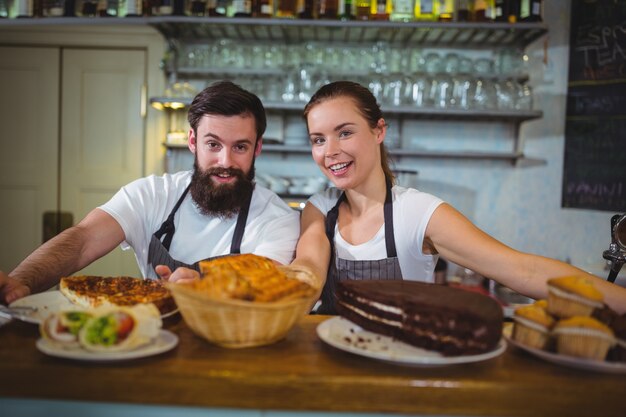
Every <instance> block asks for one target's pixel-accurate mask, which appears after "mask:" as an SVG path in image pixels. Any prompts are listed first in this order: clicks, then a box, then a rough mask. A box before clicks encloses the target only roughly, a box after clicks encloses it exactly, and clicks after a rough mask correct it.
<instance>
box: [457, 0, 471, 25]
mask: <svg viewBox="0 0 626 417" xmlns="http://www.w3.org/2000/svg"><path fill="white" fill-rule="evenodd" d="M471 16H472V10H471V8H470V0H457V3H456V20H457V21H458V22H469V21H470V20H472V17H471Z"/></svg>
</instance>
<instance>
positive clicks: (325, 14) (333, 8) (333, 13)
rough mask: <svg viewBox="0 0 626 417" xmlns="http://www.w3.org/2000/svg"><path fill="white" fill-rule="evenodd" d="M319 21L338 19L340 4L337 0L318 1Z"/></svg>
mask: <svg viewBox="0 0 626 417" xmlns="http://www.w3.org/2000/svg"><path fill="white" fill-rule="evenodd" d="M317 5H318V7H317V18H318V19H337V15H338V14H339V13H338V9H339V4H338V2H337V0H318V2H317Z"/></svg>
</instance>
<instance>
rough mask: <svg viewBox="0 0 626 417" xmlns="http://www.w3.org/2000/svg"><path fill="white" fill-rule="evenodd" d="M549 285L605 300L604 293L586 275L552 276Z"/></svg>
mask: <svg viewBox="0 0 626 417" xmlns="http://www.w3.org/2000/svg"><path fill="white" fill-rule="evenodd" d="M548 286H553V287H556V288H560V289H561V290H563V291H567V292H570V293H573V294H577V295H579V296H581V297H584V298H587V299H589V300H592V301H599V302H601V301H603V300H604V296H603V295H602V293H601V292H600V291H599V290H598V289H596V287H594V286H593V283H592V282H591V281H589V280H588V279H586V278H584V277H579V276H567V277H560V278H552V279H550V280H548Z"/></svg>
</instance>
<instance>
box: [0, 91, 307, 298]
mask: <svg viewBox="0 0 626 417" xmlns="http://www.w3.org/2000/svg"><path fill="white" fill-rule="evenodd" d="M188 120H189V124H190V126H191V128H190V129H189V133H188V137H189V142H188V146H189V150H190V151H191V152H192V153H193V154H194V167H193V171H183V172H178V173H174V174H165V175H163V176H155V175H152V176H149V177H145V178H141V179H138V180H136V181H133V182H132V183H130V184H128V185H126V186H124V187H122V189H121V190H120V191H118V192H117V193H116V194H115V195H114V196H113V198H111V200H109V201H108V202H107V203H105V204H104V205H102V206H100V207H98V208H95V209H94V210H92V211H91V212H90V213H89V214H88V215H87V216H86V217H85V218H84V219H83V220H82V221H81V222H80V223H79V224H78V225H76V226H74V227H72V228H70V229H67V230H65V231H64V232H62V233H61V234H59V235H58V236H56V237H55V238H53V239H51V240H49V241H48V242H46V243H45V244H43V245H42V246H40V247H39V248H38V249H37V250H35V252H33V253H32V254H31V255H30V256H28V257H27V258H26V259H25V260H24V261H23V262H21V263H20V264H19V265H18V266H17V268H15V270H13V272H11V274H9V275H6V274H4V273H2V272H0V302H1V301H4V302H6V303H10V302H12V301H14V300H16V299H17V298H20V297H24V296H26V295H28V294H31V293H34V292H39V291H44V290H46V289H48V288H50V287H52V286H53V285H55V284H56V283H58V281H59V280H60V278H61V277H63V276H68V275H71V274H73V273H75V272H76V271H78V270H80V269H82V268H84V267H85V266H87V265H89V264H90V263H91V262H93V261H95V260H97V259H99V258H100V257H102V256H104V255H106V254H107V253H109V252H110V251H112V250H113V249H114V248H115V247H116V246H117V245H120V244H121V246H122V248H123V249H128V248H132V249H133V250H134V252H135V257H136V259H137V263H138V265H139V268H140V270H141V272H142V274H143V276H144V277H145V278H158V277H159V276H161V277H162V278H166V279H167V278H169V277H170V275H171V272H172V271H173V270H175V269H177V268H178V269H179V271H190V272H194V273H195V271H197V270H198V263H199V261H201V260H206V259H211V258H214V257H218V256H223V255H228V254H237V253H254V254H256V255H261V256H266V257H268V258H271V259H273V260H274V261H275V262H276V263H279V264H288V263H289V262H290V261H291V260H292V258H293V256H294V251H295V246H296V243H297V240H298V236H299V231H300V230H299V229H300V228H299V216H298V214H297V213H296V212H295V211H293V210H292V209H290V208H289V206H287V204H286V203H284V202H283V201H282V200H281V199H280V198H279V197H278V196H277V195H276V194H274V193H273V192H271V191H270V190H268V189H266V188H263V187H260V186H258V185H255V183H254V161H255V158H256V157H257V156H258V155H259V153H260V152H261V146H262V141H263V133H264V132H265V127H266V117H265V109H264V107H263V104H262V103H261V100H259V98H258V97H257V96H256V95H254V94H252V93H250V92H248V91H246V90H244V89H242V88H241V87H239V86H237V85H235V84H233V83H231V82H228V81H223V82H218V83H215V84H212V85H211V86H209V87H207V88H206V89H205V90H203V91H202V92H201V93H199V94H198V95H197V96H196V97H195V98H194V100H193V102H192V104H191V106H190V108H189V114H188ZM178 274H181V272H178ZM181 276H182V277H183V278H184V277H185V274H184V273H183V274H182V275H181ZM174 280H176V279H174Z"/></svg>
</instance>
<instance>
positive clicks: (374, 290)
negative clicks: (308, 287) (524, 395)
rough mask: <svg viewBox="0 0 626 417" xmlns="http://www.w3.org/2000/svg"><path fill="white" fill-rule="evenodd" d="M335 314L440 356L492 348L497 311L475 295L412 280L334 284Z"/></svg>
mask: <svg viewBox="0 0 626 417" xmlns="http://www.w3.org/2000/svg"><path fill="white" fill-rule="evenodd" d="M335 297H336V307H337V312H338V313H339V314H340V315H341V316H343V317H345V318H347V319H348V320H350V321H351V322H353V323H355V324H357V325H359V326H361V327H362V328H364V329H365V330H369V331H372V332H375V333H380V334H383V335H386V336H390V337H393V338H396V339H399V340H401V341H403V342H405V343H408V344H411V345H413V346H417V347H420V348H424V349H428V350H436V351H438V352H440V353H442V354H443V355H445V356H458V355H472V354H480V353H484V352H488V351H490V350H493V349H494V348H495V347H496V346H497V344H498V342H499V340H500V338H501V336H502V320H503V315H502V307H501V306H500V305H499V304H498V302H496V301H495V300H494V299H492V298H490V297H487V296H485V295H482V294H478V293H475V292H470V291H465V290H461V289H457V288H451V287H446V286H443V285H436V284H427V283H422V282H415V281H395V280H394V281H389V280H382V281H377V280H364V281H360V280H358V281H357V280H354V281H353V280H350V281H340V282H339V283H338V285H337V290H336V292H335Z"/></svg>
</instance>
